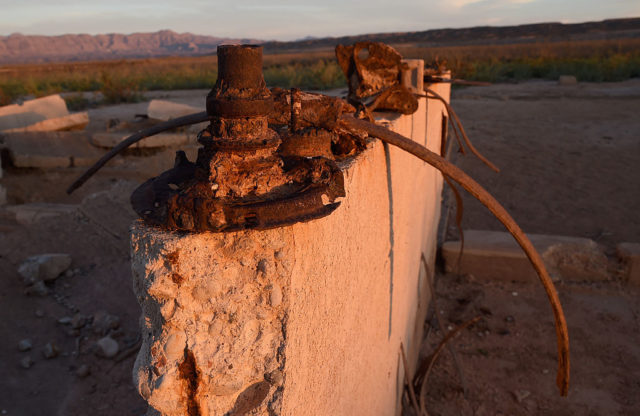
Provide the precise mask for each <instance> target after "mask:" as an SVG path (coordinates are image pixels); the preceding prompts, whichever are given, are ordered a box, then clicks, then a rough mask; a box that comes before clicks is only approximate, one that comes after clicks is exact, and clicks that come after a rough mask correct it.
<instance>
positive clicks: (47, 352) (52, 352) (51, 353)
mask: <svg viewBox="0 0 640 416" xmlns="http://www.w3.org/2000/svg"><path fill="white" fill-rule="evenodd" d="M59 354H60V350H59V349H58V346H57V345H56V344H55V343H54V342H52V341H51V342H47V343H46V344H45V346H44V348H42V355H43V356H44V358H46V359H48V360H49V359H51V358H55V357H57V356H58V355H59Z"/></svg>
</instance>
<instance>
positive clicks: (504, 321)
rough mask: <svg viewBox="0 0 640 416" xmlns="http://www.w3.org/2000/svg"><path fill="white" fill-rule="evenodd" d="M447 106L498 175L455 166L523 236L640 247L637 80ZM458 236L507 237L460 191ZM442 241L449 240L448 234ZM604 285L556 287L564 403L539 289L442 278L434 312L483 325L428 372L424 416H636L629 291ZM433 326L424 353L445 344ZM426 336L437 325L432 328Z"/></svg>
mask: <svg viewBox="0 0 640 416" xmlns="http://www.w3.org/2000/svg"><path fill="white" fill-rule="evenodd" d="M452 103H453V106H454V108H455V109H456V110H457V111H458V114H459V115H460V118H461V119H462V120H463V123H464V125H465V128H466V130H467V132H468V133H469V135H470V137H471V139H472V140H473V142H474V144H475V145H476V147H477V148H478V149H480V150H481V152H482V153H483V154H484V155H485V156H487V157H488V158H489V159H490V160H491V161H493V162H494V163H496V164H497V165H498V166H499V167H500V168H501V172H500V173H499V174H496V173H493V172H492V171H490V170H489V169H488V168H486V167H485V166H484V165H482V164H481V163H480V162H479V161H478V160H477V159H475V158H474V157H473V156H470V155H465V156H461V155H459V154H456V155H454V160H456V161H457V164H458V166H460V167H461V168H462V169H464V170H465V171H466V172H468V173H469V174H470V175H471V176H472V177H473V178H475V179H476V180H478V182H480V183H481V184H482V185H484V186H485V187H486V188H487V189H488V190H489V191H490V192H491V193H493V195H494V196H496V197H497V199H498V200H499V201H501V202H502V203H503V204H504V205H505V207H506V208H507V209H508V210H509V211H510V213H511V214H512V215H513V217H514V218H515V219H516V221H518V223H519V224H520V225H521V226H522V228H523V229H524V230H525V231H526V232H532V233H543V234H557V235H567V236H578V237H588V238H591V239H593V240H595V241H596V242H598V243H599V244H601V245H602V246H603V248H604V249H605V250H606V252H607V254H609V255H610V256H613V255H614V252H615V251H614V248H615V244H616V243H619V242H623V241H630V242H639V241H640V216H639V215H638V209H639V208H640V117H639V116H638V114H639V113H638V109H639V108H640V82H639V81H638V80H633V81H627V82H624V83H614V84H580V85H577V86H558V85H557V84H556V83H551V82H529V83H524V84H517V85H494V86H491V87H486V88H480V87H474V88H465V89H459V90H456V91H454V94H453V99H452ZM464 204H465V208H464V220H463V228H465V229H489V230H498V231H503V230H504V229H503V227H502V225H501V224H500V223H499V222H498V221H497V220H495V219H494V218H492V216H491V214H490V213H489V212H488V211H487V210H486V209H485V208H484V207H483V206H482V205H480V204H479V203H477V202H476V201H474V200H473V199H472V198H470V197H467V196H465V197H464ZM449 235H450V236H452V237H453V238H457V231H456V230H455V229H450V230H449ZM610 278H611V281H609V282H604V283H590V282H579V281H563V282H559V283H557V284H556V285H557V289H558V292H559V294H560V298H561V301H562V303H563V306H564V310H565V314H566V317H567V321H568V326H569V332H570V336H571V354H572V360H573V361H572V374H571V377H572V378H571V388H570V391H569V396H568V397H566V398H561V397H560V396H559V394H558V390H557V389H556V387H555V371H556V344H555V332H554V327H553V321H552V314H551V309H550V307H549V306H548V302H547V299H546V295H545V294H544V291H543V290H542V287H541V285H539V284H538V283H537V282H531V283H530V284H529V283H527V284H523V283H514V282H511V283H509V282H496V281H493V282H492V281H478V280H477V279H475V278H474V277H473V276H472V275H468V276H454V275H439V276H438V277H437V289H436V293H437V297H436V301H437V302H438V313H440V316H441V318H443V321H444V325H445V326H446V327H448V328H453V327H455V326H457V325H458V324H460V323H462V322H464V321H467V320H469V319H471V318H473V317H474V316H481V317H482V319H481V321H480V322H479V323H478V324H476V325H474V326H473V327H472V328H470V329H468V330H465V331H463V332H462V333H461V334H460V335H459V336H458V337H457V338H455V339H454V340H453V341H452V345H453V346H454V347H455V350H456V351H457V352H456V354H457V355H458V360H459V362H460V364H461V365H460V367H461V368H462V371H463V373H464V380H465V381H464V385H466V388H467V397H466V399H465V396H464V394H463V392H462V389H461V382H460V379H459V376H458V372H457V370H456V368H455V366H454V361H453V359H452V357H451V355H450V353H449V352H448V351H447V350H445V351H443V353H442V355H441V356H440V359H439V361H438V363H437V364H436V365H435V367H434V369H433V370H432V376H431V377H430V383H429V388H428V390H427V396H428V401H427V410H428V411H429V414H430V415H478V416H483V415H636V414H639V412H640V378H639V377H638V374H640V343H638V339H640V321H639V316H640V303H639V302H638V300H639V295H640V293H639V292H638V290H637V288H636V289H631V288H629V287H625V286H624V285H622V284H621V283H620V282H619V281H618V279H617V278H618V276H617V274H616V273H615V271H614V273H612V274H611V276H610ZM437 327H438V325H437V324H436V321H435V319H434V318H431V320H430V321H429V322H428V323H427V326H426V328H427V332H428V333H429V336H428V337H427V340H426V342H425V343H424V345H423V351H422V353H423V354H424V355H425V356H429V355H430V354H431V352H432V351H434V349H435V348H436V346H437V345H438V343H439V342H440V340H441V339H442V337H443V336H442V333H441V332H440V331H438V329H437ZM430 328H431V329H430Z"/></svg>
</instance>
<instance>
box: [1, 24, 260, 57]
mask: <svg viewBox="0 0 640 416" xmlns="http://www.w3.org/2000/svg"><path fill="white" fill-rule="evenodd" d="M262 42H263V41H260V40H255V39H233V38H218V37H213V36H200V35H192V34H191V33H176V32H173V31H171V30H161V31H159V32H155V33H133V34H131V35H122V34H118V33H110V34H107V35H61V36H35V35H22V34H19V33H15V34H12V35H9V36H0V64H9V63H37V62H51V61H87V60H102V59H120V58H147V57H156V56H194V55H206V54H212V53H215V51H216V48H217V46H218V45H220V44H224V43H262Z"/></svg>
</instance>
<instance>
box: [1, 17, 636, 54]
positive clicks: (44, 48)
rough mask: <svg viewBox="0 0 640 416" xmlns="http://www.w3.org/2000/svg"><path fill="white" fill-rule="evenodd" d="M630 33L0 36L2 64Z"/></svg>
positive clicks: (578, 28) (508, 29)
mask: <svg viewBox="0 0 640 416" xmlns="http://www.w3.org/2000/svg"><path fill="white" fill-rule="evenodd" d="M629 37H637V38H640V18H628V19H611V20H603V21H601V22H587V23H572V24H563V23H538V24H528V25H520V26H502V27H492V26H482V27H472V28H464V29H435V30H426V31H421V32H396V33H376V34H365V35H358V36H344V37H332V38H313V37H310V36H309V37H306V38H303V39H300V40H297V41H293V42H275V41H269V42H265V41H262V40H259V39H233V38H219V37H213V36H200V35H193V34H191V33H176V32H173V31H171V30H162V31H159V32H155V33H134V34H130V35H122V34H107V35H61V36H32V35H21V34H12V35H9V36H0V64H16V63H38V62H52V61H86V60H102V59H122V58H147V57H158V56H198V55H209V54H212V53H215V51H216V48H217V46H218V45H220V44H225V43H245V44H246V43H254V44H262V45H264V48H265V52H282V51H304V50H309V49H325V48H332V47H334V46H335V45H337V44H350V43H354V42H358V41H363V40H370V41H380V42H386V43H389V44H392V45H393V44H395V45H397V44H415V45H419V46H443V45H464V44H495V43H517V42H532V41H542V40H545V41H555V40H579V39H585V40H591V39H611V38H629Z"/></svg>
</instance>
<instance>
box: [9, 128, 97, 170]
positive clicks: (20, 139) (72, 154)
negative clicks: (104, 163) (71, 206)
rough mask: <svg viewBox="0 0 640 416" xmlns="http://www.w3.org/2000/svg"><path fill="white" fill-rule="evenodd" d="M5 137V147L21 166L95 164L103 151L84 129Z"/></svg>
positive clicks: (50, 166) (58, 166)
mask: <svg viewBox="0 0 640 416" xmlns="http://www.w3.org/2000/svg"><path fill="white" fill-rule="evenodd" d="M3 137H4V145H3V147H6V148H7V149H8V150H9V156H10V158H11V160H12V162H13V164H14V165H15V166H16V167H20V168H66V167H71V166H91V165H92V164H94V163H95V162H96V161H97V160H98V159H100V157H102V154H103V151H101V150H99V149H97V148H95V147H94V146H91V144H89V137H88V135H87V133H84V132H31V133H9V134H5V135H3Z"/></svg>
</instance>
